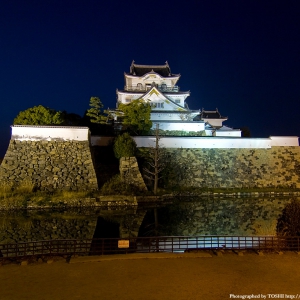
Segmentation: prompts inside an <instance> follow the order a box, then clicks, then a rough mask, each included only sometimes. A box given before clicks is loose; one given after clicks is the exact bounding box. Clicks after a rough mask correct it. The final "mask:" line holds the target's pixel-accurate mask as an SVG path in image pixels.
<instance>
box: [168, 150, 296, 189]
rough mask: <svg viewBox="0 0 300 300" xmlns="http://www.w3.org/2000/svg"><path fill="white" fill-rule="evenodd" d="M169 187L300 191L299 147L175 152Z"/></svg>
mask: <svg viewBox="0 0 300 300" xmlns="http://www.w3.org/2000/svg"><path fill="white" fill-rule="evenodd" d="M166 159H168V161H170V162H171V163H170V164H169V166H168V167H169V168H170V172H169V173H170V176H169V177H168V181H169V185H170V186H172V185H181V186H188V187H200V188H240V189H241V190H244V189H245V188H253V187H254V188H266V187H267V188H274V189H276V188H280V187H285V188H292V189H295V188H300V147H296V146H284V147H272V148H270V149H260V148H258V149H254V148H253V149H243V148H240V149H238V148H232V149H205V148H203V149H196V148H195V149H194V148H193V149H192V148H186V149H183V148H182V149H173V148H166Z"/></svg>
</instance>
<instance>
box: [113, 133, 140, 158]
mask: <svg viewBox="0 0 300 300" xmlns="http://www.w3.org/2000/svg"><path fill="white" fill-rule="evenodd" d="M135 152H136V143H135V141H134V139H133V138H132V137H131V136H130V135H129V133H128V132H125V133H123V134H122V135H119V136H118V137H117V138H116V140H115V142H114V153H115V157H116V158H117V159H120V158H121V157H132V156H135Z"/></svg>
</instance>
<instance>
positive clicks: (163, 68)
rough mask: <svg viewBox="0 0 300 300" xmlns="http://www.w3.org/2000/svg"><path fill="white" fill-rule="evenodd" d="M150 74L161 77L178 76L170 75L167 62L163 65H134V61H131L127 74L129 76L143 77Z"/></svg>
mask: <svg viewBox="0 0 300 300" xmlns="http://www.w3.org/2000/svg"><path fill="white" fill-rule="evenodd" d="M150 72H155V73H157V74H159V75H160V76H162V77H169V76H176V75H178V74H172V72H171V69H170V66H169V64H168V62H167V61H166V63H165V64H164V65H137V64H135V63H134V60H133V61H132V63H131V66H130V73H129V74H130V75H135V76H143V75H145V74H147V73H150Z"/></svg>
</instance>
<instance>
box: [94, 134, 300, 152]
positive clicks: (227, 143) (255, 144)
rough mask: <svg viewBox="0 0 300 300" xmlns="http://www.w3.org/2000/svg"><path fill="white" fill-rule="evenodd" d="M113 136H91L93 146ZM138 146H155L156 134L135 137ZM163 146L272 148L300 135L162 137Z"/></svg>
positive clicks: (289, 143) (290, 143)
mask: <svg viewBox="0 0 300 300" xmlns="http://www.w3.org/2000/svg"><path fill="white" fill-rule="evenodd" d="M113 139H114V138H113V137H102V136H91V145H92V146H108V145H109V144H110V143H111V142H112V141H113ZM133 139H134V140H135V142H136V144H137V146H138V147H154V146H155V137H154V136H135V137H133ZM159 145H160V147H162V148H254V149H255V148H271V147H275V146H282V147H283V146H299V141H298V137H296V136H291V137H289V136H288V137H284V136H283V137H270V138H261V139H260V138H217V137H161V138H160V140H159Z"/></svg>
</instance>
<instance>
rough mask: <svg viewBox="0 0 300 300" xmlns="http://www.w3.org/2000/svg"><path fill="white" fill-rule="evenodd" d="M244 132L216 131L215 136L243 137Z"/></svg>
mask: <svg viewBox="0 0 300 300" xmlns="http://www.w3.org/2000/svg"><path fill="white" fill-rule="evenodd" d="M241 135H242V132H241V131H240V130H216V131H215V132H214V136H230V137H241Z"/></svg>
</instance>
